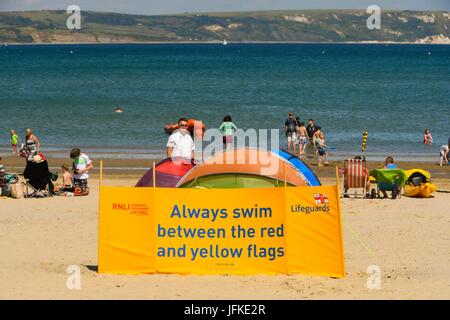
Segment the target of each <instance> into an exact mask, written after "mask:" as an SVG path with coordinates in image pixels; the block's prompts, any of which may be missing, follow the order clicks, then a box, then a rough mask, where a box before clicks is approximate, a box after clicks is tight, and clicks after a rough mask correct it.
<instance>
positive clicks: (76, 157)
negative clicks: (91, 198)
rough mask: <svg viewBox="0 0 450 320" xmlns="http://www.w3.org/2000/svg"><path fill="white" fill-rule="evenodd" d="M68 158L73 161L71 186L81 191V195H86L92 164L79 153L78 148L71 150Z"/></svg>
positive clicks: (86, 157) (85, 156) (84, 155)
mask: <svg viewBox="0 0 450 320" xmlns="http://www.w3.org/2000/svg"><path fill="white" fill-rule="evenodd" d="M70 158H71V159H72V160H73V163H72V171H73V184H74V186H75V188H80V189H81V195H88V194H89V186H88V179H89V170H92V169H93V168H94V164H93V163H92V161H91V159H89V157H88V156H87V155H86V154H84V153H81V150H80V149H78V148H73V149H72V150H71V151H70Z"/></svg>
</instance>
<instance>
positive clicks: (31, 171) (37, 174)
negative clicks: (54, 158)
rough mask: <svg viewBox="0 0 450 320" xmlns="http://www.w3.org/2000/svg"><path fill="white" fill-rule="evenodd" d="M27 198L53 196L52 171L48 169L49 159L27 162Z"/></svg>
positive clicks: (25, 194)
mask: <svg viewBox="0 0 450 320" xmlns="http://www.w3.org/2000/svg"><path fill="white" fill-rule="evenodd" d="M24 178H25V179H26V182H24V183H23V184H24V192H23V195H24V197H25V198H47V197H51V196H52V193H53V192H52V191H53V190H52V187H53V184H52V181H51V180H52V173H50V171H49V170H48V163H47V161H45V160H44V161H39V162H31V161H28V162H27V166H26V167H25V171H24Z"/></svg>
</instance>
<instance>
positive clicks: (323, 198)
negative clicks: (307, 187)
mask: <svg viewBox="0 0 450 320" xmlns="http://www.w3.org/2000/svg"><path fill="white" fill-rule="evenodd" d="M314 201H315V203H316V204H325V203H328V197H327V195H326V194H323V193H314Z"/></svg>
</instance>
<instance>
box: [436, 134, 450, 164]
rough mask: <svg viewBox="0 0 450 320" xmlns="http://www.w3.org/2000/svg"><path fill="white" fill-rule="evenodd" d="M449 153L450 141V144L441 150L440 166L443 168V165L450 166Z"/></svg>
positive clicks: (443, 146)
mask: <svg viewBox="0 0 450 320" xmlns="http://www.w3.org/2000/svg"><path fill="white" fill-rule="evenodd" d="M449 140H450V139H449ZM449 151H450V141H449V144H444V145H442V147H441V149H440V150H439V165H440V166H441V167H442V163H445V164H448V162H449V159H448V155H449Z"/></svg>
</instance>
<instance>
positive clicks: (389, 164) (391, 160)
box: [384, 156, 398, 169]
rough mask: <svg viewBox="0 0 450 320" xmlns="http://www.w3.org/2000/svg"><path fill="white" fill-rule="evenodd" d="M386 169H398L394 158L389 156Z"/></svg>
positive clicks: (385, 165) (385, 162)
mask: <svg viewBox="0 0 450 320" xmlns="http://www.w3.org/2000/svg"><path fill="white" fill-rule="evenodd" d="M384 169H398V166H397V165H396V164H395V163H394V158H393V157H391V156H389V157H387V158H386V159H385V160H384Z"/></svg>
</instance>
